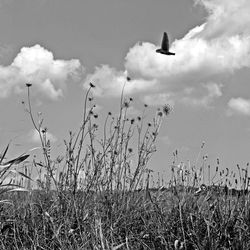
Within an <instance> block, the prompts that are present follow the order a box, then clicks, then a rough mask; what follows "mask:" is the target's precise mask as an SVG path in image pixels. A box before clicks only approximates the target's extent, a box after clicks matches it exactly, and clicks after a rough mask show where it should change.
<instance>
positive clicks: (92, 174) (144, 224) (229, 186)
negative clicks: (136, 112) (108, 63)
mask: <svg viewBox="0 0 250 250" xmlns="http://www.w3.org/2000/svg"><path fill="white" fill-rule="evenodd" d="M124 86H125V85H124ZM31 87H32V86H31V84H27V92H28V103H27V107H26V106H25V108H26V111H27V113H28V114H29V116H30V118H31V121H32V124H33V126H34V128H35V129H36V131H37V133H38V134H39V137H40V140H41V148H42V154H43V159H42V160H41V161H38V160H36V159H33V160H29V161H27V160H28V159H29V158H28V157H29V155H28V154H25V155H21V156H19V157H16V158H15V159H13V160H11V161H6V159H5V158H6V156H7V152H8V148H9V146H7V147H6V149H5V150H4V152H3V154H2V155H1V159H0V165H1V166H0V167H1V169H0V186H1V189H0V190H1V192H0V195H1V198H0V223H1V227H0V228H1V233H0V248H1V249H37V250H40V249H65V250H66V249H67V250H68V249H105V250H106V249H112V250H117V249H250V230H249V229H250V207H249V206H250V205H249V193H248V185H249V178H248V166H247V167H246V168H245V169H241V168H240V167H239V166H238V171H239V172H238V174H239V178H236V176H235V174H234V173H232V172H231V173H230V172H229V170H228V169H226V170H221V169H220V166H219V160H217V166H216V170H215V173H214V174H213V175H212V174H211V169H210V166H207V167H206V164H205V161H206V157H205V156H204V157H203V159H202V164H201V166H200V167H198V159H197V162H196V164H195V165H194V166H192V167H191V166H189V165H185V164H183V163H180V162H179V161H178V152H177V151H176V152H175V153H174V162H173V166H172V175H171V180H170V182H169V183H168V185H165V186H162V183H161V182H162V181H161V180H160V177H159V178H158V181H157V182H156V183H155V185H152V181H150V176H151V170H150V169H148V168H147V164H148V162H149V160H150V158H151V156H152V154H153V153H154V152H155V151H156V146H155V145H156V141H157V138H158V134H159V130H160V126H161V123H162V120H163V119H165V117H166V116H168V114H169V112H170V111H171V110H170V107H169V106H167V105H165V106H164V107H162V108H161V109H159V110H157V111H156V113H155V117H154V118H153V119H152V121H150V122H148V123H146V121H145V114H146V110H147V108H148V107H147V105H145V106H144V110H143V112H142V115H141V116H138V117H136V118H130V116H129V115H128V108H129V107H130V105H131V103H132V102H133V99H132V98H125V97H124V95H123V92H122V94H121V99H120V111H119V114H118V115H117V116H112V113H111V112H109V113H108V114H107V116H106V119H105V123H104V125H103V128H101V129H100V128H99V126H98V125H97V118H98V114H97V113H96V112H95V104H94V103H93V99H92V97H91V96H90V92H91V90H92V89H93V88H94V87H95V86H94V85H93V84H92V83H91V84H90V86H89V89H88V90H87V92H86V96H85V100H84V107H83V120H82V124H81V126H80V129H79V131H77V132H76V133H72V132H70V135H69V140H68V141H65V153H64V156H63V157H57V158H56V159H52V156H51V144H50V141H49V140H48V138H47V129H46V128H43V120H42V118H41V117H39V119H38V121H36V120H35V119H34V115H33V110H32V105H31V102H30V94H31V93H30V92H31V91H30V89H31ZM24 105H25V103H24ZM100 132H101V133H100ZM135 145H136V146H135ZM203 147H204V144H202V146H201V152H200V153H199V156H200V155H201V154H202V149H203ZM132 163H133V164H132ZM32 168H33V169H37V172H38V179H36V180H33V179H32V173H31V169H32ZM21 169H24V171H21ZM205 171H207V175H206V174H205ZM11 173H15V174H16V176H15V178H14V177H13V178H11V177H9V174H11ZM205 176H208V180H207V181H205ZM6 181H7V183H6ZM204 183H206V185H205V184H204ZM238 188H240V189H241V190H242V192H239V191H237V190H238Z"/></svg>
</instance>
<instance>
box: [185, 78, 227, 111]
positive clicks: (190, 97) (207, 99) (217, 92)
mask: <svg viewBox="0 0 250 250" xmlns="http://www.w3.org/2000/svg"><path fill="white" fill-rule="evenodd" d="M201 86H203V90H204V91H206V93H205V94H203V95H202V94H200V93H195V89H194V88H188V89H185V90H184V92H186V93H187V95H186V96H185V94H182V95H183V97H180V102H183V103H184V104H188V105H191V106H199V107H204V108H210V107H211V106H210V105H211V103H212V102H213V101H214V99H216V98H219V97H220V96H222V92H221V87H222V85H219V84H216V83H214V82H210V83H207V84H201ZM197 94H198V96H197Z"/></svg>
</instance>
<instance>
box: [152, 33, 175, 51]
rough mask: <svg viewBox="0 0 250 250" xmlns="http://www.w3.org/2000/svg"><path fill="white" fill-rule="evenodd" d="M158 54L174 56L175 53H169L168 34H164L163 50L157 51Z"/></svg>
mask: <svg viewBox="0 0 250 250" xmlns="http://www.w3.org/2000/svg"><path fill="white" fill-rule="evenodd" d="M156 52H157V53H161V54H164V55H169V56H174V55H175V53H173V52H170V51H169V40H168V35H167V33H166V32H164V34H163V38H162V42H161V48H160V49H157V50H156Z"/></svg>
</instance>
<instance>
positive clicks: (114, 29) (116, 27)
mask: <svg viewBox="0 0 250 250" xmlns="http://www.w3.org/2000/svg"><path fill="white" fill-rule="evenodd" d="M249 23H250V2H249V0H237V1H235V0H126V1H124V0H71V1H68V0H53V1H49V0H8V1H7V0H0V113H1V118H0V151H2V150H4V148H5V147H6V145H7V144H8V143H9V142H10V141H11V145H10V151H9V155H8V156H9V157H10V158H11V157H13V156H16V155H19V154H21V153H23V152H25V151H28V150H29V149H31V148H33V147H36V146H39V141H38V137H37V135H36V134H35V133H34V128H33V126H32V123H31V121H30V119H29V116H28V114H27V112H25V110H24V107H23V105H22V101H27V89H26V87H25V83H26V82H30V83H32V84H33V86H32V90H31V96H32V97H31V101H32V105H33V110H34V112H35V113H37V112H42V114H43V118H44V126H46V127H47V128H48V133H49V134H50V139H51V142H52V146H53V147H52V148H53V150H54V151H53V152H55V154H57V153H58V152H60V153H61V154H63V151H64V146H63V145H64V144H63V139H67V138H68V131H69V130H72V131H77V129H78V128H79V126H80V122H81V118H82V117H81V112H82V107H83V98H84V95H85V93H86V90H87V88H88V84H89V82H90V81H91V82H93V83H94V84H95V85H96V88H95V89H94V90H93V92H92V94H93V97H94V98H95V101H96V103H97V105H98V111H99V113H100V117H99V120H100V123H102V122H103V117H104V116H102V114H107V113H108V112H109V111H112V112H117V111H118V106H119V98H120V94H121V89H122V86H123V84H124V82H125V81H126V79H127V76H129V77H130V78H131V81H130V82H128V83H127V84H126V88H125V95H126V96H131V97H133V99H134V100H135V101H134V103H133V106H132V107H131V115H135V116H137V115H138V114H139V112H140V111H141V110H142V109H143V106H144V104H145V103H146V104H148V105H149V108H148V111H147V112H148V115H147V117H146V118H145V119H149V120H150V117H152V115H153V113H154V111H155V110H156V109H157V108H158V107H161V106H162V105H164V104H166V103H169V104H171V105H172V107H173V111H172V113H171V114H170V115H169V116H168V117H166V118H165V120H164V122H163V124H162V126H161V131H160V135H159V138H158V142H157V144H156V146H157V149H158V150H157V152H156V153H155V154H154V155H153V157H152V159H151V161H150V163H149V167H150V168H151V169H152V170H154V171H155V172H158V171H160V172H161V173H164V174H165V175H166V176H168V175H169V174H170V165H171V164H172V161H173V152H174V151H175V150H176V149H177V150H178V155H179V160H180V161H183V162H188V161H190V162H191V164H195V163H196V159H197V156H198V155H199V152H200V150H201V145H202V144H203V142H205V146H204V148H203V149H202V150H203V151H202V152H201V154H200V155H201V156H202V155H207V156H208V158H207V164H211V166H212V167H214V168H215V166H216V161H217V158H219V159H220V164H221V166H222V168H226V167H227V168H229V169H230V170H235V169H236V164H239V165H240V166H241V167H245V166H246V163H247V162H248V161H249V160H250V154H249V149H250V85H249V79H250V70H249V67H250V26H249ZM164 31H166V32H167V33H168V35H169V39H170V43H171V51H173V52H175V53H176V55H175V56H172V57H169V56H164V55H161V54H158V53H155V50H156V49H157V48H159V46H160V44H161V38H162V34H163V32H164ZM33 153H34V152H33Z"/></svg>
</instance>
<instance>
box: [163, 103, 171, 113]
mask: <svg viewBox="0 0 250 250" xmlns="http://www.w3.org/2000/svg"><path fill="white" fill-rule="evenodd" d="M171 111H172V107H171V106H170V105H169V104H166V105H164V106H163V113H164V114H165V115H166V116H167V115H169V114H170V112H171Z"/></svg>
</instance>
